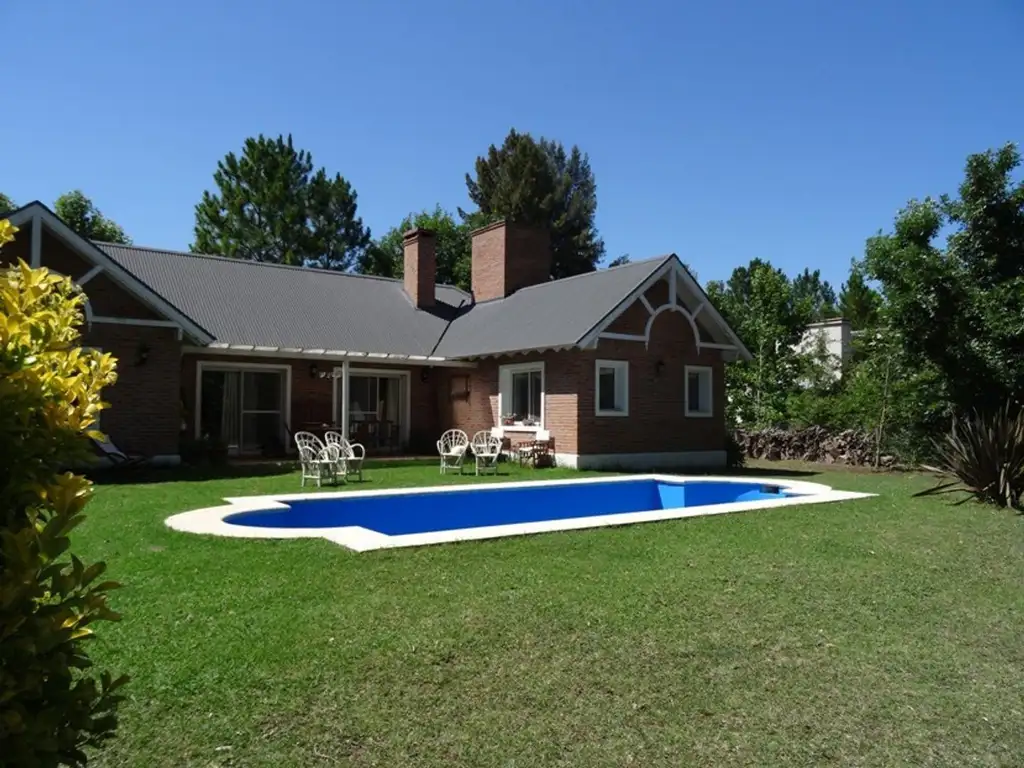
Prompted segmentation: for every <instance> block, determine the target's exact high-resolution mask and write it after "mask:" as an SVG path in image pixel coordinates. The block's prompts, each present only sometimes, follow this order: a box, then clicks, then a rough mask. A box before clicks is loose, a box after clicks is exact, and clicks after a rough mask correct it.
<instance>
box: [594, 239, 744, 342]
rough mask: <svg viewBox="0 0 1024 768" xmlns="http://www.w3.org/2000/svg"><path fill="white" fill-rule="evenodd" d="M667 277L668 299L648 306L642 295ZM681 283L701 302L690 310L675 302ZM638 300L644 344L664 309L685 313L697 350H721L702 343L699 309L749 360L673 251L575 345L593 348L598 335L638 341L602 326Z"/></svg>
mask: <svg viewBox="0 0 1024 768" xmlns="http://www.w3.org/2000/svg"><path fill="white" fill-rule="evenodd" d="M666 278H667V279H668V284H669V299H668V301H667V302H666V303H665V304H663V305H662V306H661V307H657V308H655V307H652V306H651V304H650V302H649V301H647V298H646V296H645V294H646V293H647V291H648V290H649V289H650V288H651V286H653V285H655V284H656V283H657V282H659V281H660V280H663V279H666ZM680 285H682V286H685V287H686V288H687V289H688V290H689V292H690V293H692V294H693V295H695V296H697V297H699V298H700V299H701V303H700V304H699V305H698V306H697V308H696V309H695V310H693V311H692V312H691V311H690V309H689V308H688V307H686V306H684V305H683V304H681V303H679V286H680ZM640 300H642V303H643V305H644V307H645V308H646V309H647V311H648V314H649V315H650V317H649V318H648V322H647V328H646V330H645V333H644V336H643V341H644V342H645V343H647V342H648V341H649V340H650V333H651V325H652V322H653V319H654V318H655V317H656V316H657V315H658V314H659V313H661V312H664V311H676V312H680V313H682V314H683V315H685V316H686V319H687V320H688V321H689V323H690V327H691V329H692V331H693V334H694V339H695V341H696V342H697V347H698V349H699V348H701V347H705V346H706V347H709V348H711V349H724V348H725V347H723V346H720V345H718V344H715V345H714V346H712V344H711V342H704V341H702V340H701V337H700V330H699V328H698V327H697V323H696V319H695V318H696V317H697V315H698V314H700V313H701V312H703V311H705V310H706V311H707V312H708V313H709V314H710V321H711V322H712V323H713V324H714V325H716V326H717V327H719V328H720V329H721V330H722V331H723V333H724V334H725V336H726V337H727V338H728V339H729V342H730V344H729V348H731V349H735V350H736V351H737V353H738V354H739V356H740V357H742V358H743V359H745V360H752V359H753V356H752V355H751V354H750V351H749V350H748V349H747V348H746V347H745V346H744V345H743V342H742V341H740V339H739V337H738V336H736V333H735V332H734V331H733V330H732V328H730V327H729V324H728V323H726V322H725V319H724V318H723V317H722V316H721V315H720V314H719V313H718V310H716V309H715V307H714V305H712V304H711V301H710V300H709V299H708V296H707V294H706V293H705V292H704V289H703V288H701V287H700V284H699V283H698V282H697V281H696V280H694V279H693V275H691V274H690V273H689V271H688V270H687V269H686V267H685V266H683V263H682V261H680V260H679V257H678V256H676V255H675V254H672V255H671V256H669V257H668V258H666V259H665V261H664V263H662V265H661V266H660V267H658V268H657V269H656V270H655V271H654V272H652V273H651V274H650V275H648V277H647V278H646V279H645V280H644V281H643V282H642V283H640V285H639V286H637V287H636V288H635V289H634V290H633V291H632V292H631V293H630V294H629V295H628V296H626V298H624V299H623V300H622V301H621V302H619V304H618V305H617V306H616V307H615V309H613V310H612V311H611V312H609V313H608V314H607V315H605V317H604V318H603V319H602V320H601V322H600V323H598V324H597V325H595V326H594V327H593V328H592V329H590V331H588V332H587V333H586V334H585V335H584V336H583V338H581V339H580V341H579V344H578V345H577V346H579V347H581V348H583V349H593V348H594V347H595V346H597V343H598V341H599V340H600V339H602V338H607V339H619V340H626V341H640V340H641V339H639V338H633V339H622V337H623V336H629V335H630V334H613V333H609V334H606V331H605V329H606V328H609V327H610V326H611V325H612V324H613V323H614V322H615V321H616V320H618V319H619V318H620V317H621V316H622V315H623V314H624V313H625V312H626V310H627V309H629V308H630V307H631V306H633V304H634V303H636V302H637V301H640Z"/></svg>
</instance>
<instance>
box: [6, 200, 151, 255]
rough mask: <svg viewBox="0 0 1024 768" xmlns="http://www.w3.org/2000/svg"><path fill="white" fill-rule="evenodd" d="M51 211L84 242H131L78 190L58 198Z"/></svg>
mask: <svg viewBox="0 0 1024 768" xmlns="http://www.w3.org/2000/svg"><path fill="white" fill-rule="evenodd" d="M0 207H2V206H0ZM53 211H54V213H56V214H57V215H58V216H59V217H60V218H61V220H62V221H63V222H64V223H65V224H67V225H68V226H69V227H70V228H71V229H73V230H74V231H75V232H76V233H78V234H79V235H81V236H82V237H84V238H85V239H86V240H99V241H101V242H104V243H124V244H127V243H130V242H131V238H130V237H128V235H126V234H125V232H124V230H123V229H122V228H121V226H120V225H119V224H117V223H116V222H114V221H112V220H111V219H108V218H107V217H106V216H104V215H103V214H102V213H101V212H100V210H99V209H98V208H97V207H96V206H95V205H94V204H93V202H92V200H90V199H89V198H88V197H86V196H85V193H83V192H82V190H80V189H74V190H72V191H71V192H68V193H67V194H64V195H61V196H60V197H58V198H57V200H56V201H55V202H54V204H53Z"/></svg>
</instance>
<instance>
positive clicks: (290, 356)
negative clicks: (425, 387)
mask: <svg viewBox="0 0 1024 768" xmlns="http://www.w3.org/2000/svg"><path fill="white" fill-rule="evenodd" d="M181 351H182V353H184V354H188V355H218V356H223V357H265V358H268V359H270V360H302V361H309V362H316V361H317V360H323V361H324V362H329V363H341V362H344V361H346V360H351V361H353V362H354V361H359V360H361V361H364V362H369V363H374V364H376V365H394V366H396V367H403V366H405V367H411V368H476V367H477V364H476V363H474V362H468V361H465V360H449V359H447V358H444V357H428V356H426V355H391V354H387V353H384V352H381V353H370V352H346V351H344V350H335V349H302V348H299V347H264V346H256V345H249V344H234V345H218V344H211V345H209V346H206V347H197V346H194V345H189V346H185V347H182V350H181Z"/></svg>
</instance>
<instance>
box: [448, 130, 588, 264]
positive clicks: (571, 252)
mask: <svg viewBox="0 0 1024 768" xmlns="http://www.w3.org/2000/svg"><path fill="white" fill-rule="evenodd" d="M474 170H475V172H476V177H475V178H474V177H473V175H472V174H468V173H467V174H466V187H467V189H468V191H469V198H470V200H472V201H473V203H474V204H475V205H476V206H477V210H476V211H473V212H472V213H468V214H467V213H466V212H465V211H461V210H460V213H461V214H462V216H463V218H464V219H465V220H466V222H467V223H468V224H469V225H470V226H471V227H477V226H483V225H485V224H487V223H489V222H491V221H495V220H496V219H500V218H504V219H506V220H509V221H516V222H521V223H525V224H532V225H535V226H542V227H546V228H547V229H548V231H549V233H550V236H551V250H552V263H551V277H552V278H553V279H558V278H562V277H569V276H570V275H577V274H580V273H582V272H592V271H593V270H595V269H597V265H598V262H600V261H601V259H602V257H603V256H604V241H603V240H602V239H601V237H600V236H599V234H598V232H597V228H596V226H595V225H594V216H595V214H596V212H597V185H596V183H595V181H594V174H593V171H592V170H591V168H590V160H589V158H588V157H587V155H586V154H584V153H583V152H582V151H580V149H579V147H576V146H574V147H572V149H570V150H569V151H568V152H566V150H565V147H564V146H563V145H562V144H561V142H557V141H552V140H548V139H543V138H542V139H539V140H537V139H534V138H533V137H532V136H531V135H530V134H528V133H519V132H518V131H516V130H515V129H513V130H511V131H510V132H509V134H508V136H506V137H505V141H504V143H503V144H502V145H501V146H500V147H496V146H494V145H493V144H492V145H491V146H490V147H489V148H488V150H487V155H486V156H483V157H478V158H477V159H476V164H475V168H474Z"/></svg>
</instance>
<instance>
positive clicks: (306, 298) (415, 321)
mask: <svg viewBox="0 0 1024 768" xmlns="http://www.w3.org/2000/svg"><path fill="white" fill-rule="evenodd" d="M96 245H97V246H99V247H100V248H101V249H102V250H103V251H105V252H106V253H108V254H109V255H110V256H111V258H113V259H114V260H115V261H116V262H117V263H118V264H120V265H121V266H123V267H124V268H125V269H127V270H128V271H129V272H131V273H132V274H133V275H135V276H136V277H138V278H139V279H140V280H142V281H143V282H144V283H146V284H147V285H148V286H149V287H150V288H152V289H153V290H154V291H156V292H157V293H159V294H161V295H162V296H163V297H164V298H166V299H167V300H168V301H169V302H171V303H172V304H174V305H175V306H176V307H177V308H178V309H180V310H181V311H182V312H184V313H185V314H186V315H188V316H189V317H190V318H192V319H193V320H194V321H195V322H196V323H198V324H199V325H201V326H202V327H203V328H205V329H206V330H207V331H209V332H210V333H211V334H212V335H213V336H214V337H215V338H216V340H217V342H219V343H227V344H252V345H254V346H267V347H279V348H301V349H326V350H344V351H348V352H367V353H369V352H378V353H390V354H394V355H428V354H431V351H432V350H433V348H434V346H435V344H436V343H437V340H438V339H439V338H440V337H441V334H442V333H443V332H444V330H445V328H446V327H447V326H448V324H449V321H450V320H451V318H452V317H453V316H454V314H455V308H456V307H458V306H459V305H460V304H468V303H469V302H470V297H469V295H468V294H466V293H464V292H463V291H460V290H459V289H457V288H454V287H451V286H438V287H437V291H436V298H437V301H438V302H439V303H438V307H437V309H436V310H435V311H423V310H417V309H416V308H415V307H414V306H413V304H412V302H411V301H410V299H409V297H408V295H407V294H406V293H405V291H404V289H403V287H402V281H401V280H391V279H386V278H378V277H367V276H364V275H354V274H351V273H346V272H334V271H328V270H320V269H307V268H304V267H285V266H280V265H276V264H261V263H257V262H251V261H243V260H241V259H227V258H222V257H218V256H201V255H197V254H191V253H179V252H175V251H161V250H157V249H153V248H139V247H136V246H131V245H113V244H110V243H96Z"/></svg>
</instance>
